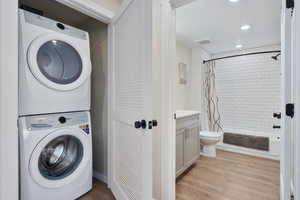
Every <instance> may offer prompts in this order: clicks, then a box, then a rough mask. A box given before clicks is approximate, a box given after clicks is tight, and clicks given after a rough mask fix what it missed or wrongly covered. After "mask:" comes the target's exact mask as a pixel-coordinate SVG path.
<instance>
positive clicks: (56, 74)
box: [27, 34, 91, 90]
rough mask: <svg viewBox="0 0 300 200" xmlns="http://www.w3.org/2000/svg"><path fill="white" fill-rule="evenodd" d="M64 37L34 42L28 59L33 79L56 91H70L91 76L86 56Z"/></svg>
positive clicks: (48, 36) (70, 39)
mask: <svg viewBox="0 0 300 200" xmlns="http://www.w3.org/2000/svg"><path fill="white" fill-rule="evenodd" d="M83 50H87V51H88V49H81V48H79V47H78V46H77V44H76V43H74V42H73V40H72V38H71V37H70V36H66V35H59V34H57V35H45V36H43V37H39V38H37V39H36V40H34V41H33V42H32V43H31V44H30V46H29V49H28V52H27V60H28V65H29V68H30V71H31V72H32V74H33V75H34V77H35V78H36V79H37V80H39V81H40V82H41V83H42V84H44V85H45V86H47V87H49V88H52V89H56V90H73V89H75V88H77V87H79V86H80V85H82V84H83V82H84V81H86V79H87V78H88V77H89V76H90V73H91V63H90V59H89V58H87V54H86V53H85V52H82V51H83Z"/></svg>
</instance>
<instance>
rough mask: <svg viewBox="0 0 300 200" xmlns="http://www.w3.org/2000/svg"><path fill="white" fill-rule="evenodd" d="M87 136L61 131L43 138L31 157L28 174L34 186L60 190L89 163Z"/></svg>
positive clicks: (89, 144) (83, 133) (72, 130)
mask: <svg viewBox="0 0 300 200" xmlns="http://www.w3.org/2000/svg"><path fill="white" fill-rule="evenodd" d="M90 148H91V142H90V139H89V135H88V134H87V133H85V132H84V131H82V130H81V129H63V130H58V131H55V132H52V133H50V134H49V135H48V136H46V137H45V138H43V139H42V140H41V141H40V142H39V144H38V145H37V146H36V147H35V149H34V151H33V152H32V154H31V159H30V163H29V169H30V174H31V176H32V178H33V179H34V180H35V181H36V183H37V184H39V185H42V186H44V187H47V188H56V187H62V186H64V185H66V184H70V183H71V182H72V181H74V179H76V178H78V177H79V176H80V174H81V173H82V172H83V170H87V169H86V167H87V164H88V163H89V162H90V161H91V149H90Z"/></svg>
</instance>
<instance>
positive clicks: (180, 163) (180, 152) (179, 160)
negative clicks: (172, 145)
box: [176, 129, 185, 175]
mask: <svg viewBox="0 0 300 200" xmlns="http://www.w3.org/2000/svg"><path fill="white" fill-rule="evenodd" d="M184 132H185V131H184V129H180V130H177V131H176V175H178V174H179V173H180V171H181V170H182V169H183V167H184V158H183V156H184Z"/></svg>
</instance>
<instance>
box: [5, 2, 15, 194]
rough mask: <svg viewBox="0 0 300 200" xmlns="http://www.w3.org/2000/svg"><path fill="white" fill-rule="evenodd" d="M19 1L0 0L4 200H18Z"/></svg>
mask: <svg viewBox="0 0 300 200" xmlns="http://www.w3.org/2000/svg"><path fill="white" fill-rule="evenodd" d="M17 8H18V1H16V0H10V1H7V0H0V200H8V199H9V200H18V198H19V193H18V192H19V188H18V130H17V117H18V110H17V109H18V10H17Z"/></svg>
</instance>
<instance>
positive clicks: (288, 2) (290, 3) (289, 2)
mask: <svg viewBox="0 0 300 200" xmlns="http://www.w3.org/2000/svg"><path fill="white" fill-rule="evenodd" d="M294 7H295V1H294V0H286V8H287V9H290V8H291V9H294Z"/></svg>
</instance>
